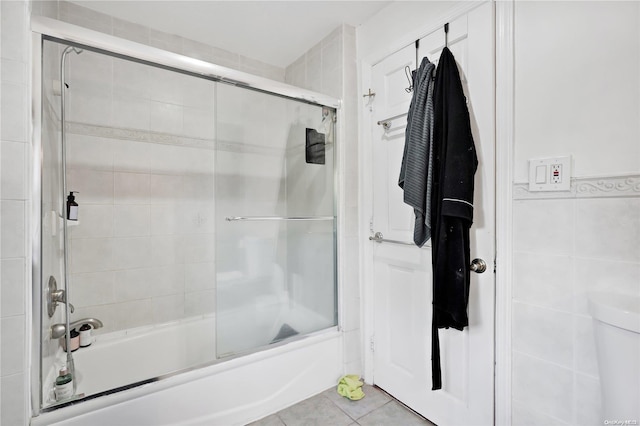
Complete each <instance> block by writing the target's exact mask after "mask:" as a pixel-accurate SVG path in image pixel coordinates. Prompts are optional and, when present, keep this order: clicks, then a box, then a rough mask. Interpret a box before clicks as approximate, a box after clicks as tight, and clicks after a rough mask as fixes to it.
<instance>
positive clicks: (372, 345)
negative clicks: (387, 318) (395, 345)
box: [369, 336, 376, 352]
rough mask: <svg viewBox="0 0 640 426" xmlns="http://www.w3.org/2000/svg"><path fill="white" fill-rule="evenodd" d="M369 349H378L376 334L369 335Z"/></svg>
mask: <svg viewBox="0 0 640 426" xmlns="http://www.w3.org/2000/svg"><path fill="white" fill-rule="evenodd" d="M369 350H371V352H375V351H376V339H375V336H371V337H369Z"/></svg>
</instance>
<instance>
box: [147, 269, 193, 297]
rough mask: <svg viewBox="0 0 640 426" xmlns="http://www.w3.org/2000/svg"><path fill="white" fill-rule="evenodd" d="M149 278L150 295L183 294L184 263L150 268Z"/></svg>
mask: <svg viewBox="0 0 640 426" xmlns="http://www.w3.org/2000/svg"><path fill="white" fill-rule="evenodd" d="M150 279H151V282H150V289H149V296H151V297H158V296H168V295H171V294H179V293H180V294H184V288H185V287H184V264H177V265H170V266H163V267H159V268H152V269H151V270H150Z"/></svg>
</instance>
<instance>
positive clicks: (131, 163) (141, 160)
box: [112, 140, 154, 173]
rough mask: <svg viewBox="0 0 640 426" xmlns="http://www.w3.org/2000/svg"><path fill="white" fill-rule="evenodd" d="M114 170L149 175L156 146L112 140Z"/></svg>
mask: <svg viewBox="0 0 640 426" xmlns="http://www.w3.org/2000/svg"><path fill="white" fill-rule="evenodd" d="M112 145H113V169H114V171H116V172H133V173H149V161H150V157H152V156H153V147H154V144H150V143H143V142H135V141H128V140H112Z"/></svg>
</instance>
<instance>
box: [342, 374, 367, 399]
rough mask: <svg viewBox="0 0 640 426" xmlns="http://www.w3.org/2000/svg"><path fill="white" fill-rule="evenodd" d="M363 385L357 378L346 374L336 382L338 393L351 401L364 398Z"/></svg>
mask: <svg viewBox="0 0 640 426" xmlns="http://www.w3.org/2000/svg"><path fill="white" fill-rule="evenodd" d="M363 384H364V383H362V382H361V381H360V377H359V376H356V375H355V374H347V375H346V376H342V377H341V378H340V381H339V382H338V393H339V394H340V395H342V396H344V397H345V398H349V399H350V400H352V401H357V400H359V399H362V398H364V392H362V385H363Z"/></svg>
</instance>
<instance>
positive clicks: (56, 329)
mask: <svg viewBox="0 0 640 426" xmlns="http://www.w3.org/2000/svg"><path fill="white" fill-rule="evenodd" d="M84 324H89V325H90V326H91V327H93V328H100V327H102V325H103V324H102V321H100V320H99V319H97V318H83V319H80V320H77V321H74V322H72V323H71V324H69V328H70V329H71V330H73V329H74V328H76V327H78V326H82V325H84ZM66 331H67V326H66V325H65V324H53V325H52V326H51V338H52V339H58V338H60V337H62V336H64V335H65V333H66Z"/></svg>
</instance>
